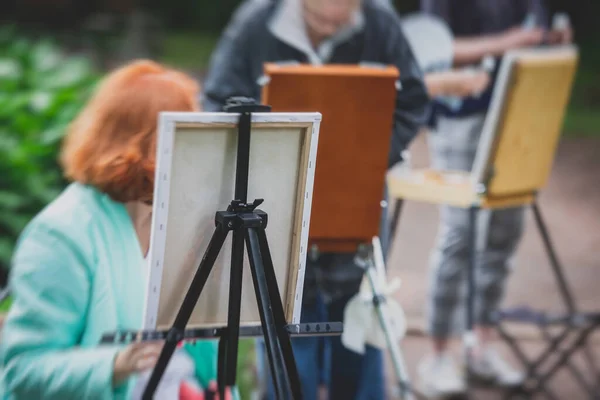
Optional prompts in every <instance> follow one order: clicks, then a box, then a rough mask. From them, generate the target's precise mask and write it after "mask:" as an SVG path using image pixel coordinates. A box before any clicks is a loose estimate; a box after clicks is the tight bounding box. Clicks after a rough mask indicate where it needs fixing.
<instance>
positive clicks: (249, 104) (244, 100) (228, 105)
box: [223, 96, 271, 113]
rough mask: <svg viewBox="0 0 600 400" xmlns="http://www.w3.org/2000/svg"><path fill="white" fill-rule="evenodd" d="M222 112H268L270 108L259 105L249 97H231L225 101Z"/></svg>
mask: <svg viewBox="0 0 600 400" xmlns="http://www.w3.org/2000/svg"><path fill="white" fill-rule="evenodd" d="M223 111H225V112H229V113H244V112H270V111H271V106H267V105H264V104H259V103H257V102H256V100H255V99H253V98H251V97H244V96H233V97H230V98H228V99H227V101H226V102H225V106H224V107H223Z"/></svg>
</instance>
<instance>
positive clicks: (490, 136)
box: [387, 46, 600, 394]
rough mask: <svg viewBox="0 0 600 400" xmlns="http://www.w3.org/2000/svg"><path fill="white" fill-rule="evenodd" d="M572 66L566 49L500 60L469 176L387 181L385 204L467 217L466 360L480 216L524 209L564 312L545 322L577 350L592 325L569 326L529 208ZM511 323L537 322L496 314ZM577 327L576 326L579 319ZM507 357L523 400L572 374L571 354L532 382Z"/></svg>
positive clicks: (554, 262)
mask: <svg viewBox="0 0 600 400" xmlns="http://www.w3.org/2000/svg"><path fill="white" fill-rule="evenodd" d="M577 64H578V50H577V49H576V48H575V47H572V46H565V47H554V48H541V49H527V50H518V51H514V52H510V53H508V54H507V55H506V56H505V57H504V60H503V62H502V65H501V69H500V71H499V76H498V81H497V83H496V87H495V89H494V95H493V98H492V104H491V107H490V111H489V113H488V115H487V116H486V121H485V124H484V128H483V132H482V136H481V140H480V143H479V147H478V149H477V155H476V158H475V162H474V164H473V168H472V170H471V171H470V172H462V171H438V170H433V169H419V170H410V169H409V170H407V169H402V168H396V169H393V170H391V171H390V172H389V174H388V177H387V182H388V187H389V192H390V196H391V197H393V198H395V199H397V200H400V201H402V200H410V201H418V202H426V203H432V204H440V205H450V206H455V207H462V208H466V209H469V210H470V224H469V231H470V244H471V245H470V249H471V251H470V263H469V266H468V268H467V275H468V277H467V280H468V296H467V318H466V320H467V327H466V328H467V329H466V333H465V337H464V340H465V345H466V347H467V353H469V352H468V350H469V349H470V348H472V346H473V344H474V335H473V325H474V324H473V309H474V291H475V281H474V272H475V268H476V264H475V243H476V238H475V236H476V232H475V220H476V216H477V212H478V211H479V210H480V209H482V208H483V209H500V208H507V207H517V206H531V207H532V208H533V211H534V214H535V217H536V222H537V225H538V228H539V230H540V232H541V234H542V237H543V240H544V244H545V247H546V250H547V252H548V255H549V258H550V261H551V266H552V268H553V272H554V274H555V276H556V279H557V283H558V286H559V289H560V292H561V295H562V297H563V299H564V302H565V304H566V307H567V310H568V315H566V316H563V317H564V318H559V319H558V320H556V319H555V320H553V321H554V323H559V322H562V323H566V324H567V325H568V329H571V330H573V331H578V334H579V339H578V340H579V342H580V343H579V344H580V345H581V344H583V343H584V342H585V339H586V338H587V335H589V334H590V333H591V331H592V330H593V329H594V328H595V327H597V326H598V325H599V324H600V318H597V316H595V315H586V318H583V320H584V323H583V325H584V326H582V325H577V326H575V325H574V324H573V323H572V322H573V319H576V317H582V315H581V314H578V313H577V310H576V307H575V304H574V301H573V297H572V295H571V291H570V290H569V288H568V286H567V283H566V281H565V278H564V274H563V271H562V267H561V265H560V264H559V262H558V259H557V257H556V254H555V252H554V249H553V247H552V244H551V242H550V239H549V235H548V233H547V230H546V226H545V224H544V221H543V219H542V217H541V213H540V210H539V207H538V204H537V202H536V197H537V194H538V193H539V192H540V191H541V190H542V189H543V188H544V187H545V186H546V183H547V181H548V178H549V175H550V172H551V169H552V163H553V160H554V156H555V152H556V148H557V144H558V141H559V138H560V134H561V131H562V124H563V119H564V115H565V112H566V108H567V105H568V102H569V97H570V93H571V88H572V85H573V80H574V76H575V72H576V69H577ZM440 134H443V132H440ZM515 315H516V316H517V317H518V318H516V319H517V320H519V321H520V322H533V321H536V322H538V321H540V320H541V319H540V318H541V317H540V315H542V314H540V313H537V312H533V311H531V310H527V312H522V310H521V312H520V313H517V314H515V313H514V312H513V313H511V312H508V313H499V314H498V316H497V322H498V323H500V322H501V320H506V319H511V318H512V317H515ZM543 315H545V314H543ZM513 319H515V318H513ZM542 319H543V318H542ZM543 320H544V321H549V320H547V319H543ZM578 321H580V323H581V319H578ZM590 327H591V329H590ZM584 328H585V329H584ZM502 332H503V333H506V332H505V331H502ZM502 332H501V333H502ZM503 336H504V337H505V338H506V339H507V341H508V342H509V344H510V345H511V346H513V345H514V342H511V341H510V340H509V337H508V336H507V335H503ZM549 343H551V350H552V349H553V350H556V348H557V347H558V344H557V343H556V340H549ZM513 350H515V352H516V353H517V355H518V356H519V358H520V359H521V361H523V363H524V364H526V366H527V369H528V371H529V376H528V378H529V382H527V385H528V386H527V387H526V389H527V390H528V393H535V392H539V391H543V392H545V393H546V394H549V393H550V391H549V389H548V388H547V387H545V383H546V382H547V381H548V380H549V379H550V377H551V376H552V375H553V374H554V373H555V372H556V370H558V368H560V367H562V366H567V367H569V368H571V369H573V367H572V365H570V364H569V361H568V358H569V357H570V354H572V352H574V350H576V348H575V347H574V348H573V349H571V353H570V354H567V355H566V356H565V357H563V359H562V361H560V360H559V361H560V362H559V364H555V365H554V366H553V367H551V368H550V370H551V371H550V373H549V374H548V373H546V374H543V375H540V373H539V369H538V368H539V367H541V365H540V364H541V362H534V363H529V362H528V361H527V360H526V359H525V358H524V357H522V356H523V354H522V352H519V351H518V349H517V348H516V347H513ZM519 353H520V354H519ZM537 361H539V360H537ZM542 361H543V360H542ZM467 365H468V360H467ZM578 380H579V379H578ZM596 380H598V377H597V376H596ZM532 381H533V382H532ZM580 383H581V382H580ZM587 389H590V388H589V387H588V388H586V390H587ZM587 391H588V392H590V390H587Z"/></svg>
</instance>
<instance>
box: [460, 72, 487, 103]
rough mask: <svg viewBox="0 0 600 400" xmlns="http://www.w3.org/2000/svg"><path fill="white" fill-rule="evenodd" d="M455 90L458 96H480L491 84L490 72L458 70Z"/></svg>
mask: <svg viewBox="0 0 600 400" xmlns="http://www.w3.org/2000/svg"><path fill="white" fill-rule="evenodd" d="M455 79H456V82H455V90H456V93H457V94H458V96H461V97H467V96H478V95H480V94H481V93H483V91H484V90H485V89H486V88H487V87H488V85H489V84H490V74H488V73H487V72H486V71H464V72H461V71H459V72H457V76H456V78H455Z"/></svg>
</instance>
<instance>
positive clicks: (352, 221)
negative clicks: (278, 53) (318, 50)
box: [262, 64, 399, 252]
mask: <svg viewBox="0 0 600 400" xmlns="http://www.w3.org/2000/svg"><path fill="white" fill-rule="evenodd" d="M264 71H265V75H266V78H267V79H266V82H267V83H266V84H265V85H264V86H263V92H262V102H263V103H264V104H268V105H270V106H272V108H273V111H274V112H319V113H321V114H322V121H321V126H320V133H319V145H318V151H317V165H316V172H315V183H314V190H313V202H312V213H311V222H310V231H309V245H312V244H316V245H318V246H319V249H320V250H321V251H323V252H330V251H331V252H353V251H355V250H356V247H357V246H358V245H359V244H361V243H370V242H371V240H372V238H373V236H378V235H379V221H380V216H381V212H382V209H381V200H382V199H383V193H384V187H385V186H384V185H385V173H386V170H387V167H388V155H389V150H390V140H391V132H392V126H393V115H394V108H395V105H396V93H397V89H396V82H397V80H398V77H399V72H398V70H397V69H396V68H395V67H381V68H379V67H371V66H359V65H326V66H311V65H277V64H266V65H265V69H264Z"/></svg>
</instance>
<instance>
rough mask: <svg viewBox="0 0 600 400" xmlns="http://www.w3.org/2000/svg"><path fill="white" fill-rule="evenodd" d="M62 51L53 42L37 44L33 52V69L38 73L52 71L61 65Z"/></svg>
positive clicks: (45, 41)
mask: <svg viewBox="0 0 600 400" xmlns="http://www.w3.org/2000/svg"><path fill="white" fill-rule="evenodd" d="M63 57H64V55H63V53H62V51H61V50H60V49H59V48H58V47H57V46H56V45H55V44H54V43H52V42H51V41H49V40H44V41H42V42H39V43H36V44H35V45H34V46H33V48H32V50H31V57H30V61H31V67H32V68H33V69H34V70H35V71H36V72H38V73H43V72H47V71H51V70H52V69H55V68H57V67H58V66H59V65H60V61H61V59H62V58H63Z"/></svg>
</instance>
